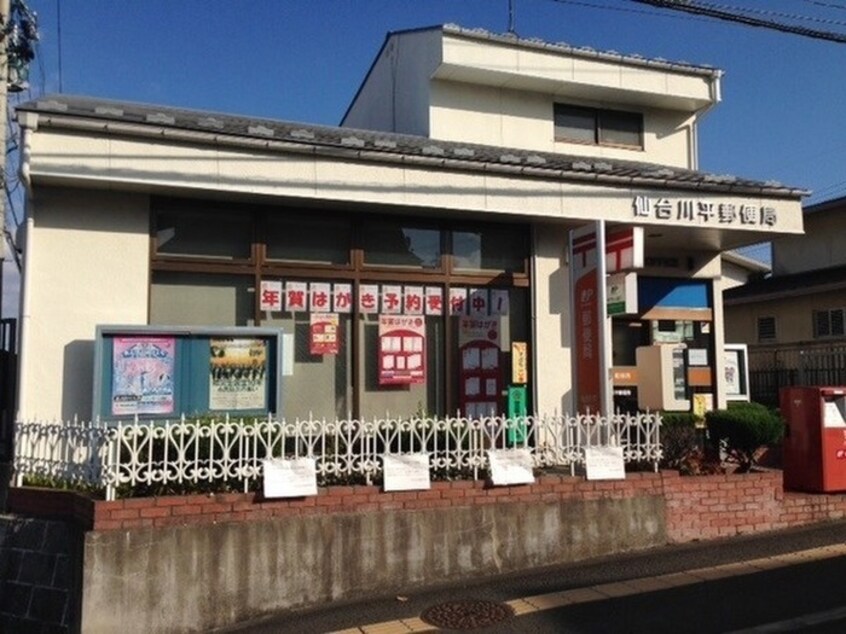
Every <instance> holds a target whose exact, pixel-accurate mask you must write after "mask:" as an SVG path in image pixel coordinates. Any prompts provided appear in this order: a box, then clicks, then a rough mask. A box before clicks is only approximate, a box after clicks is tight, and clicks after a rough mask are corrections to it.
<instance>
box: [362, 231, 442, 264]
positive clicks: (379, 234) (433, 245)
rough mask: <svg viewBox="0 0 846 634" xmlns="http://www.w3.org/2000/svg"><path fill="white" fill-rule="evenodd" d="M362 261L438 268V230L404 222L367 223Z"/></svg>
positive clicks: (439, 242) (439, 255) (439, 237)
mask: <svg viewBox="0 0 846 634" xmlns="http://www.w3.org/2000/svg"><path fill="white" fill-rule="evenodd" d="M364 262H365V263H366V264H379V265H383V266H384V265H387V266H405V267H411V268H423V269H437V268H440V266H441V232H440V230H438V229H435V228H428V227H419V226H413V225H408V224H405V223H403V222H394V221H387V220H386V221H377V222H372V223H367V224H366V226H365V232H364Z"/></svg>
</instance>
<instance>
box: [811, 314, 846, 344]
mask: <svg viewBox="0 0 846 634" xmlns="http://www.w3.org/2000/svg"><path fill="white" fill-rule="evenodd" d="M813 315H814V337H817V338H820V337H842V336H843V335H844V334H846V333H844V315H843V309H842V308H832V309H829V310H815V311H814V313H813Z"/></svg>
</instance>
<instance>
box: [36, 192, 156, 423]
mask: <svg viewBox="0 0 846 634" xmlns="http://www.w3.org/2000/svg"><path fill="white" fill-rule="evenodd" d="M35 191H36V193H35V195H34V196H33V197H32V198H31V200H30V211H31V214H32V220H33V222H32V230H31V231H28V234H29V235H27V236H26V247H25V249H26V251H25V256H24V257H25V271H24V276H25V280H26V291H25V292H26V293H27V294H28V296H27V297H25V299H24V302H23V311H24V313H23V315H22V344H21V349H22V351H23V354H22V358H21V382H20V399H19V411H20V414H21V416H22V417H24V418H38V419H60V418H61V419H65V420H67V419H70V418H72V417H73V416H74V415H78V416H80V417H81V418H83V419H84V418H88V417H90V416H91V397H92V378H93V357H94V331H95V327H96V326H97V324H146V323H147V291H148V270H149V248H150V240H149V211H148V210H149V202H148V198H147V196H144V195H140V194H128V193H116V192H108V191H93V190H80V189H69V188H68V189H66V188H51V187H36V190H35Z"/></svg>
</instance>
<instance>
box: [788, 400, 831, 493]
mask: <svg viewBox="0 0 846 634" xmlns="http://www.w3.org/2000/svg"><path fill="white" fill-rule="evenodd" d="M779 404H780V408H781V414H782V416H783V417H784V419H785V421H786V423H787V429H786V430H785V436H784V488H785V489H788V490H793V491H813V492H822V493H830V492H834V491H846V387H785V388H782V389H781V393H780V394H779Z"/></svg>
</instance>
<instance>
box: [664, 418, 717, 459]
mask: <svg viewBox="0 0 846 634" xmlns="http://www.w3.org/2000/svg"><path fill="white" fill-rule="evenodd" d="M698 420H699V419H698V418H697V417H696V415H695V414H693V413H691V412H663V413H662V414H661V422H662V424H661V448H662V453H663V455H662V458H661V467H662V468H664V469H675V470H677V471H678V472H679V473H680V474H681V475H707V474H713V473H718V472H719V471H720V465H719V463H718V462H716V461H714V460H713V459H712V458H711V457H710V455H709V454H708V453H706V451H705V448H704V447H703V446H702V435H703V434H702V430H700V429H697V427H696V423H697V422H698Z"/></svg>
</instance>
